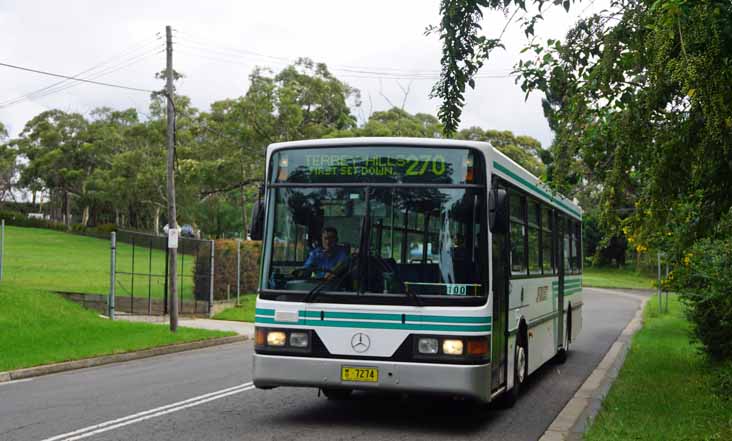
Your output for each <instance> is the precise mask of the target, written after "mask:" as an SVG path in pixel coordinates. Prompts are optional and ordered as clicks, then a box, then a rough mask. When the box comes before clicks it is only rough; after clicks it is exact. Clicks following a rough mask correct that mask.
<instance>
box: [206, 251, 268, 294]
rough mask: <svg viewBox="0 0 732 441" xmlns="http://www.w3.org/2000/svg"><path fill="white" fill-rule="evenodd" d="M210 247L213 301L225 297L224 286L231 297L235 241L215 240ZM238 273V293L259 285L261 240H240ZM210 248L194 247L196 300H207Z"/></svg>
mask: <svg viewBox="0 0 732 441" xmlns="http://www.w3.org/2000/svg"><path fill="white" fill-rule="evenodd" d="M214 243H215V248H214V267H215V268H214V271H215V272H214V300H222V299H226V290H227V286H228V287H229V293H230V295H231V296H232V297H233V296H235V295H236V243H237V241H236V240H231V239H222V240H216V241H215V242H214ZM240 243H241V276H240V280H239V281H240V285H239V287H240V292H241V293H242V294H245V293H251V292H253V291H256V289H257V286H258V284H259V257H260V255H261V252H262V243H261V242H259V241H252V240H245V241H241V242H240ZM209 261H210V250H209V247H208V246H201V247H200V248H199V249H198V254H197V256H196V265H195V272H196V274H195V289H194V291H195V293H196V298H197V299H199V300H207V299H208V292H209V279H210V277H209V274H210V271H211V270H210V268H211V267H210V265H209Z"/></svg>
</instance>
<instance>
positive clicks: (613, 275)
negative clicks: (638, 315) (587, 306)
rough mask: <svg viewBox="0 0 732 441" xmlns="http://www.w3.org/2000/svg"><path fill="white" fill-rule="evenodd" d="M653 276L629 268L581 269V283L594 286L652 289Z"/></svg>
mask: <svg viewBox="0 0 732 441" xmlns="http://www.w3.org/2000/svg"><path fill="white" fill-rule="evenodd" d="M654 281H655V279H654V278H651V277H648V276H646V275H643V274H641V273H638V272H636V271H635V270H632V269H629V268H594V267H585V268H583V269H582V285H583V286H590V287H594V288H633V289H653V282H654Z"/></svg>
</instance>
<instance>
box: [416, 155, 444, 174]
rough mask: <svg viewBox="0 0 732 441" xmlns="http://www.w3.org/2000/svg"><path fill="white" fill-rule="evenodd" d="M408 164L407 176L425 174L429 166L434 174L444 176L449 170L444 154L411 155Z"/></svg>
mask: <svg viewBox="0 0 732 441" xmlns="http://www.w3.org/2000/svg"><path fill="white" fill-rule="evenodd" d="M407 164H408V166H407V173H406V174H407V176H423V175H424V174H425V173H426V172H427V169H428V168H429V169H430V171H431V172H432V174H433V175H435V176H442V175H444V174H445V171H446V170H447V165H446V164H445V157H444V156H442V155H434V156H432V155H419V156H417V155H409V156H408V157H407ZM430 166H431V167H430Z"/></svg>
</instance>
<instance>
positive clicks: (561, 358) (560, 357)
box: [556, 305, 572, 364]
mask: <svg viewBox="0 0 732 441" xmlns="http://www.w3.org/2000/svg"><path fill="white" fill-rule="evenodd" d="M566 324H567V326H565V327H564V329H565V331H564V341H563V343H562V348H561V349H559V351H558V352H557V358H556V360H557V363H559V364H563V363H564V362H565V361H567V353H568V352H569V342H570V341H571V340H572V339H571V338H570V335H571V333H572V305H569V309H568V310H567V321H566Z"/></svg>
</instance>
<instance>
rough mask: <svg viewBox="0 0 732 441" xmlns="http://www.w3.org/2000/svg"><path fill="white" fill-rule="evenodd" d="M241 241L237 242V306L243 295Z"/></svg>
mask: <svg viewBox="0 0 732 441" xmlns="http://www.w3.org/2000/svg"><path fill="white" fill-rule="evenodd" d="M240 291H241V239H237V240H236V306H239V296H240V294H241V292H240Z"/></svg>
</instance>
